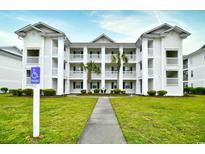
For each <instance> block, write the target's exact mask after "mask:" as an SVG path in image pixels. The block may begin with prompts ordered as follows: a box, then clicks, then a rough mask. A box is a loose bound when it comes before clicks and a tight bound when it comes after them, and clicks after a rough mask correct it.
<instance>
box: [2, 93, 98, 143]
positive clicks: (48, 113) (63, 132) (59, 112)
mask: <svg viewBox="0 0 205 154" xmlns="http://www.w3.org/2000/svg"><path fill="white" fill-rule="evenodd" d="M96 101H97V98H83V97H80V98H76V97H59V98H41V111H40V121H41V122H40V124H41V125H40V134H41V137H40V139H37V140H35V139H32V138H31V137H30V136H32V98H28V97H13V96H10V95H8V94H7V95H5V94H0V143H77V141H78V139H79V137H80V135H81V133H82V131H83V128H84V127H85V124H86V122H87V120H88V118H89V116H90V114H91V112H92V109H93V107H94V105H95V103H96Z"/></svg>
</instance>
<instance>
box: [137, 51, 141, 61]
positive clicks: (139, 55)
mask: <svg viewBox="0 0 205 154" xmlns="http://www.w3.org/2000/svg"><path fill="white" fill-rule="evenodd" d="M137 59H138V61H142V52H139V53H138V58H137Z"/></svg>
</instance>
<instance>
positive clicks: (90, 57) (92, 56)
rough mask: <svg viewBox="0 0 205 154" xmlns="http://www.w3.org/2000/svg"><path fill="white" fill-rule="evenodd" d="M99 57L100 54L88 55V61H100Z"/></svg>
mask: <svg viewBox="0 0 205 154" xmlns="http://www.w3.org/2000/svg"><path fill="white" fill-rule="evenodd" d="M100 59H101V55H100V54H89V55H88V60H92V61H100Z"/></svg>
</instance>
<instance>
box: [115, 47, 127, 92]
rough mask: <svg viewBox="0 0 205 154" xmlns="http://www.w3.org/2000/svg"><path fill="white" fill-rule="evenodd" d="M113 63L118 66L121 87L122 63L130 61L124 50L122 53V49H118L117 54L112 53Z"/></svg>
mask: <svg viewBox="0 0 205 154" xmlns="http://www.w3.org/2000/svg"><path fill="white" fill-rule="evenodd" d="M112 63H114V64H116V66H117V88H118V89H119V78H120V68H121V66H122V63H125V64H126V63H128V57H127V55H126V54H125V53H124V52H123V53H122V55H121V54H120V51H118V52H117V55H112Z"/></svg>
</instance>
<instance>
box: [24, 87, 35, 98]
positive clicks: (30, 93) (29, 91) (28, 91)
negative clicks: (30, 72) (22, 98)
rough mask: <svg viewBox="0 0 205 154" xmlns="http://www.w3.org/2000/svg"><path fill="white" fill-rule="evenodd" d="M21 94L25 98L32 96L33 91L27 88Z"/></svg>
mask: <svg viewBox="0 0 205 154" xmlns="http://www.w3.org/2000/svg"><path fill="white" fill-rule="evenodd" d="M23 94H24V95H26V96H32V95H33V89H30V88H27V89H23Z"/></svg>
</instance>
